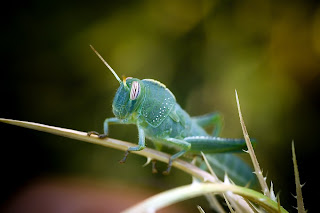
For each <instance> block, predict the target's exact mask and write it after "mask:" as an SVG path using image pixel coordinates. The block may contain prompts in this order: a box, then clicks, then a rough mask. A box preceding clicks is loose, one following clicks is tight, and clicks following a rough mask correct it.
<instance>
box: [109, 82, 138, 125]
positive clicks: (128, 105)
mask: <svg viewBox="0 0 320 213" xmlns="http://www.w3.org/2000/svg"><path fill="white" fill-rule="evenodd" d="M143 91H144V88H143V83H142V82H141V81H140V80H139V79H137V78H131V77H128V78H125V79H123V81H122V82H121V84H120V87H119V88H118V90H117V93H116V95H115V97H114V99H113V103H112V111H113V114H114V115H115V116H116V117H117V118H119V119H126V118H129V117H130V116H131V115H132V114H133V113H134V112H135V111H136V110H137V108H138V106H139V105H140V103H141V101H142V100H143Z"/></svg>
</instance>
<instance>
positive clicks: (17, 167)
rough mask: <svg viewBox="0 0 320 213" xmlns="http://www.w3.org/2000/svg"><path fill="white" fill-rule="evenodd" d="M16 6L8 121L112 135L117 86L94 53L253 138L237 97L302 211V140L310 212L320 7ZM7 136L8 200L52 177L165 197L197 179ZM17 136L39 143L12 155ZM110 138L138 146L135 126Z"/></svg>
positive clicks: (5, 58) (9, 34)
mask: <svg viewBox="0 0 320 213" xmlns="http://www.w3.org/2000/svg"><path fill="white" fill-rule="evenodd" d="M15 3H16V2H15ZM15 3H11V4H12V5H10V6H8V8H7V9H6V11H7V13H6V14H4V15H5V16H4V18H3V19H2V20H3V22H4V24H3V26H2V33H1V38H2V39H1V40H2V45H1V46H2V51H1V52H2V57H1V61H2V76H1V97H2V98H1V100H2V101H1V111H0V116H1V117H7V118H15V119H19V120H28V121H36V122H41V123H46V124H50V125H56V126H61V127H68V128H73V129H79V130H84V131H89V130H99V131H102V123H103V120H104V118H106V117H112V116H113V115H112V112H111V103H112V98H113V95H114V93H115V91H116V89H117V86H118V83H117V81H116V80H115V79H114V78H113V76H112V74H111V73H110V72H109V71H108V70H107V68H106V67H104V65H103V64H102V63H101V62H100V61H99V59H98V58H97V57H96V56H95V54H94V53H93V52H92V51H91V50H90V48H89V44H91V45H93V46H94V47H95V48H96V49H97V50H98V51H99V52H100V54H101V55H102V56H103V57H104V58H105V59H106V60H107V61H108V63H109V64H110V65H111V66H112V67H113V68H114V70H116V72H117V73H118V75H119V76H121V75H125V76H134V77H137V78H141V79H143V78H153V79H157V80H159V81H161V82H162V83H164V84H166V85H167V87H168V88H169V89H170V90H171V91H172V92H173V93H174V94H175V96H176V98H177V101H178V102H179V103H180V104H181V106H182V107H183V108H184V109H186V110H187V111H188V112H189V113H190V114H191V115H200V114H204V113H207V112H211V111H220V112H221V113H223V115H224V116H225V127H224V130H223V133H222V136H224V137H242V133H241V126H240V124H239V119H238V115H237V109H236V102H235V94H234V89H237V91H238V94H239V98H240V101H241V105H242V112H243V116H244V119H245V122H246V125H247V128H248V131H249V134H250V136H252V137H254V138H256V139H257V141H258V144H257V146H256V153H257V157H258V159H259V161H260V164H261V166H262V168H264V172H265V173H268V180H272V181H273V183H274V187H275V190H276V191H281V194H280V196H281V202H282V204H284V205H285V204H288V205H293V203H295V201H294V199H293V198H291V195H290V192H294V177H293V167H292V162H291V150H290V148H291V146H290V144H291V141H292V139H294V140H295V144H296V152H297V160H298V164H299V169H300V176H301V181H302V182H304V181H306V182H307V185H306V187H305V188H303V190H305V191H306V192H304V200H305V204H306V208H307V209H309V210H311V205H312V203H311V199H312V197H311V196H312V195H311V193H308V192H310V191H311V189H312V187H313V186H312V183H313V182H312V179H311V176H312V175H314V171H313V170H311V169H309V168H313V169H314V167H312V166H314V164H315V162H314V156H316V155H317V153H318V152H319V143H318V141H319V136H318V134H317V133H318V132H319V127H320V126H319V120H320V101H319V100H320V95H319V94H320V7H319V4H318V3H317V2H316V1H302V0H297V1H270V0H269V1H268V0H265V1H263V0H259V1H235V0H223V1H209V0H202V1H196V0H187V1H182V0H173V1H172V0H171V1H169V0H165V1H104V2H100V1H91V2H75V3H71V2H67V3H66V2H64V1H55V2H47V1H44V2H39V1H34V2H29V3H27V2H24V3H21V4H18V3H16V5H14V4H15ZM0 131H1V133H2V135H4V134H5V135H6V140H4V141H3V142H2V144H3V146H4V148H3V149H2V150H3V152H4V153H3V155H2V156H1V162H2V164H3V165H2V168H4V170H5V173H6V174H7V176H6V177H7V179H6V180H7V183H10V184H7V185H6V187H7V188H6V190H5V192H6V193H5V196H6V195H8V194H10V193H13V191H14V189H18V188H19V186H21V185H22V184H23V182H24V181H26V180H29V179H31V178H34V177H38V176H42V175H44V174H53V175H55V174H61V175H66V174H72V175H83V176H90V177H91V176H92V177H98V178H101V179H113V178H116V179H118V180H120V179H121V181H123V182H126V181H127V182H128V183H131V184H132V183H136V184H137V185H141V187H151V188H153V189H154V190H164V189H167V188H169V187H171V186H174V185H177V184H183V183H188V182H189V181H190V178H188V177H187V176H185V175H184V174H180V173H178V172H175V171H173V173H172V175H170V177H163V176H161V175H156V176H154V175H152V174H150V170H151V169H150V168H141V165H142V164H143V163H144V159H141V158H138V157H134V156H132V157H131V156H130V157H129V159H128V162H127V163H126V165H125V166H120V165H118V163H117V161H118V160H119V159H121V157H122V153H120V152H117V151H113V150H108V149H105V148H101V147H95V146H93V145H88V144H82V143H78V142H75V141H71V140H66V139H62V138H58V137H53V136H48V135H46V134H42V133H35V132H29V130H22V129H18V128H13V127H7V126H4V125H1V130H0ZM6 133H8V134H6ZM9 133H10V134H9ZM11 134H14V136H15V137H26V139H27V138H31V141H30V140H28V141H26V143H25V144H21V146H19V147H17V146H16V144H14V145H11V144H10V140H14V139H12V135H11ZM110 136H112V137H115V138H119V139H123V140H129V141H133V142H134V141H137V132H136V129H135V128H134V127H133V126H116V127H111V130H110ZM147 145H148V146H151V143H150V142H149V143H148V144H147ZM159 166H160V167H161V166H162V165H159ZM163 166H164V165H163ZM128 174H129V175H128Z"/></svg>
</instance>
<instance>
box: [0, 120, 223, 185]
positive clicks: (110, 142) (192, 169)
mask: <svg viewBox="0 0 320 213" xmlns="http://www.w3.org/2000/svg"><path fill="white" fill-rule="evenodd" d="M0 122H3V123H7V124H11V125H16V126H21V127H25V128H29V129H34V130H37V131H41V132H47V133H51V134H55V135H60V136H63V137H67V138H72V139H76V140H80V141H84V142H88V143H93V144H97V145H101V146H105V147H110V148H113V149H118V150H122V151H127V150H128V148H129V147H133V146H136V144H132V143H129V142H126V141H121V140H116V139H113V138H105V139H99V138H98V137H97V136H96V135H91V136H88V135H87V133H86V132H81V131H77V130H72V129H66V128H61V127H54V126H49V125H45V124H39V123H34V122H27V121H18V120H12V119H5V118H0ZM131 153H134V154H137V155H141V156H144V157H147V158H149V159H155V160H157V161H162V162H165V163H168V161H169V158H170V155H168V154H166V153H163V152H159V151H156V150H154V149H150V148H145V149H143V150H141V151H132V152H131ZM172 166H173V167H176V168H178V169H180V170H182V171H184V172H186V173H189V174H190V175H192V176H194V177H196V178H198V179H200V180H201V181H208V182H216V181H217V179H216V178H215V177H213V176H212V175H211V174H209V173H208V172H206V171H204V170H202V169H200V168H198V167H196V166H194V165H192V164H190V163H188V162H186V161H183V160H180V159H176V160H174V161H173V163H172Z"/></svg>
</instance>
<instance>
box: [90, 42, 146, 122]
mask: <svg viewBox="0 0 320 213" xmlns="http://www.w3.org/2000/svg"><path fill="white" fill-rule="evenodd" d="M90 47H91V49H92V50H93V51H94V52H95V53H96V54H97V56H98V57H99V58H100V59H101V60H102V62H103V63H104V64H105V65H106V66H107V67H108V68H109V70H110V71H111V73H112V74H113V75H114V77H115V78H116V79H117V81H118V82H119V83H120V87H119V88H118V90H117V93H116V95H115V97H114V99H113V103H112V111H113V114H114V115H115V116H116V117H117V118H120V119H127V118H130V116H131V115H132V114H133V113H134V112H135V111H136V110H137V108H138V106H139V105H140V103H141V101H142V100H143V98H142V96H143V94H142V93H143V91H144V87H143V83H142V82H141V81H140V80H139V79H137V78H131V77H128V78H124V79H123V81H121V80H120V78H119V76H118V75H117V73H116V72H115V71H114V70H113V69H112V68H111V66H110V65H109V64H108V63H107V62H106V61H105V60H104V59H103V58H102V56H101V55H100V54H99V53H98V52H97V51H96V50H95V49H94V48H93V46H91V45H90Z"/></svg>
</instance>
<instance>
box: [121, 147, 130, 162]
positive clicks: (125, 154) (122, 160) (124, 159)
mask: <svg viewBox="0 0 320 213" xmlns="http://www.w3.org/2000/svg"><path fill="white" fill-rule="evenodd" d="M128 155H129V151H128V150H127V151H126V152H125V153H124V157H123V158H122V159H121V160H120V161H119V163H121V164H123V163H125V162H126V160H127V157H128Z"/></svg>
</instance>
